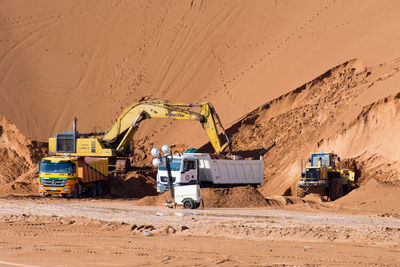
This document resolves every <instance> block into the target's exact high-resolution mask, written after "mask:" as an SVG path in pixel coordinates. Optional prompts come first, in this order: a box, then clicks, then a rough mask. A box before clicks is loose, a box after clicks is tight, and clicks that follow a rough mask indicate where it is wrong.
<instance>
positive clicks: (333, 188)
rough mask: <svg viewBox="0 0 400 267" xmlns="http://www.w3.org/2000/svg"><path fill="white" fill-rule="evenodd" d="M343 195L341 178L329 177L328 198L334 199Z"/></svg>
mask: <svg viewBox="0 0 400 267" xmlns="http://www.w3.org/2000/svg"><path fill="white" fill-rule="evenodd" d="M342 195H343V186H342V179H341V178H340V177H334V178H331V179H329V200H330V201H335V200H336V199H338V198H340V197H341V196H342Z"/></svg>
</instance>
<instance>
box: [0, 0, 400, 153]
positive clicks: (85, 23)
mask: <svg viewBox="0 0 400 267" xmlns="http://www.w3.org/2000/svg"><path fill="white" fill-rule="evenodd" d="M399 9H400V5H399V3H398V2H397V1H367V2H366V1H352V2H348V1H302V2H301V3H300V2H299V3H297V2H295V1H278V2H275V1H244V2H238V1H200V0H193V1H154V2H147V1H67V2H63V1H61V2H59V1H48V0H41V1H35V3H31V2H29V1H26V2H25V1H22V2H17V3H16V2H15V1H2V2H1V3H0V25H1V26H0V73H2V77H1V80H0V94H1V105H0V113H1V114H3V115H5V116H6V117H7V118H8V119H10V120H12V121H13V122H15V123H16V125H17V126H18V128H20V129H21V131H22V132H23V133H24V134H26V135H28V136H29V137H31V138H33V139H35V140H46V139H47V138H48V137H49V136H50V135H54V134H55V133H57V132H61V131H64V130H68V129H70V128H71V122H72V118H73V116H75V115H76V116H77V117H78V118H79V127H80V129H81V130H82V131H92V130H105V129H107V128H108V127H109V126H110V123H111V122H112V120H113V119H115V118H116V116H117V115H118V114H119V112H120V111H121V109H122V108H124V107H125V106H126V105H128V104H130V103H132V102H134V101H137V100H139V99H140V98H142V97H143V96H151V97H154V98H164V99H170V100H176V101H185V102H201V101H204V100H207V101H210V102H212V103H214V104H215V106H216V109H217V111H218V112H219V113H220V115H221V118H222V120H223V122H224V123H225V124H226V125H229V124H230V123H232V122H233V121H235V120H236V119H237V118H238V117H240V116H241V115H243V114H244V113H246V112H248V111H250V110H252V109H253V108H255V107H257V106H259V105H261V104H263V103H265V102H266V101H268V100H271V99H273V98H275V97H278V96H280V95H282V94H284V93H286V92H288V91H290V90H291V89H292V88H295V87H297V86H299V85H301V84H303V83H305V82H307V81H309V80H311V79H313V78H314V77H316V76H317V75H319V74H320V73H322V72H324V71H326V70H327V69H329V68H331V67H333V66H335V65H337V64H340V63H342V62H344V61H346V60H348V59H350V58H354V57H358V58H360V59H361V60H362V61H363V62H365V63H366V64H368V65H373V64H378V63H381V62H385V61H386V60H390V59H393V58H395V57H397V56H398V55H399V52H400V46H399V42H400V41H399V40H400V38H399V34H400V33H399V31H398V30H397V29H398V25H399V23H400V19H399V17H398V16H397V14H398V11H399ZM162 125H163V126H164V127H165V129H166V133H160V132H159V131H158V132H157V133H156V135H155V136H154V137H153V138H151V139H152V140H150V141H152V142H155V140H157V142H159V143H161V144H163V143H166V142H167V143H186V144H188V145H190V146H198V145H201V144H202V143H203V142H205V141H206V137H205V135H204V134H203V133H202V131H201V130H200V126H199V125H194V124H193V123H184V122H180V123H172V124H170V122H168V121H165V122H162ZM159 127H160V126H159V125H158V124H157V122H147V123H146V125H143V127H142V129H141V131H140V133H139V135H138V137H143V136H144V135H147V134H148V132H150V131H156V130H158V129H159ZM183 129H185V132H186V133H187V134H186V135H185V136H182V134H181V132H182V130H183Z"/></svg>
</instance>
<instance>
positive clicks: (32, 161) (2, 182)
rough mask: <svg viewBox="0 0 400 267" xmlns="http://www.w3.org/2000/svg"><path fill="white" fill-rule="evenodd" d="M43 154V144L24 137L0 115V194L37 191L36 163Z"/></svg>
mask: <svg viewBox="0 0 400 267" xmlns="http://www.w3.org/2000/svg"><path fill="white" fill-rule="evenodd" d="M43 156H44V151H43V146H42V144H39V143H37V142H32V141H31V140H30V139H29V138H27V137H25V136H24V135H23V134H22V133H21V132H20V131H19V130H18V129H17V127H16V126H15V125H14V124H13V123H12V122H10V121H8V120H7V119H6V118H4V117H2V116H0V194H1V195H6V194H21V193H23V194H32V193H35V192H36V191H37V183H36V182H35V179H36V178H37V175H36V170H37V166H36V164H37V163H38V162H39V161H40V159H41V158H42V157H43Z"/></svg>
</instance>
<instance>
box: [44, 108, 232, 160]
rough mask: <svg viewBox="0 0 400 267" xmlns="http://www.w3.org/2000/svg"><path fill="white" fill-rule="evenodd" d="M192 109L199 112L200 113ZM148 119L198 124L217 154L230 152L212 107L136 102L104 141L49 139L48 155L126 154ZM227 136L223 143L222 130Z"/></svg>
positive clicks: (61, 136) (65, 137)
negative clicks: (166, 119) (143, 122)
mask: <svg viewBox="0 0 400 267" xmlns="http://www.w3.org/2000/svg"><path fill="white" fill-rule="evenodd" d="M193 108H195V109H196V108H197V109H200V111H199V112H196V111H193V110H192V109H193ZM148 118H171V119H176V120H192V121H199V122H200V123H201V125H202V126H203V128H204V130H205V131H206V133H207V136H208V138H209V140H210V142H211V144H212V146H213V147H214V149H215V152H216V153H221V152H224V151H226V149H227V148H229V150H230V144H231V142H230V140H229V138H228V136H227V135H226V133H225V129H224V128H223V126H222V124H221V121H220V119H219V117H218V114H217V113H216V112H215V109H214V107H213V106H212V104H210V103H207V102H204V103H201V104H187V103H174V102H168V101H162V100H155V101H142V102H137V103H134V104H132V105H131V106H129V107H128V108H126V109H125V110H124V111H123V112H122V113H121V115H120V116H119V117H118V118H117V120H116V121H115V123H114V124H113V125H112V126H111V128H110V129H109V130H108V131H107V132H106V133H105V135H104V137H103V138H96V137H87V136H84V135H80V134H78V133H77V131H76V130H75V129H74V131H73V132H65V133H62V134H57V137H56V138H54V137H53V138H49V154H50V155H56V154H57V155H62V154H64V153H69V154H70V155H75V156H96V157H114V156H117V155H122V154H124V151H125V150H126V149H127V147H128V145H129V142H130V140H132V138H133V136H134V134H135V133H136V131H137V130H138V127H139V124H140V122H142V121H143V120H145V119H148ZM218 128H219V129H220V131H221V134H222V135H224V137H225V139H226V140H225V142H224V143H223V142H221V141H220V138H219V135H220V133H219V131H218Z"/></svg>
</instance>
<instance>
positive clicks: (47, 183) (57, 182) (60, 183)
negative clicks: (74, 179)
mask: <svg viewBox="0 0 400 267" xmlns="http://www.w3.org/2000/svg"><path fill="white" fill-rule="evenodd" d="M40 181H41V182H42V184H43V185H44V186H54V187H62V186H65V185H66V184H67V183H68V180H48V179H41V180H40Z"/></svg>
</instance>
